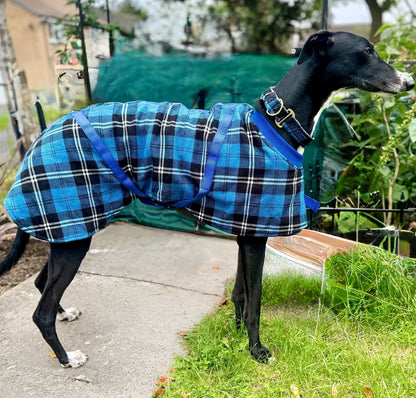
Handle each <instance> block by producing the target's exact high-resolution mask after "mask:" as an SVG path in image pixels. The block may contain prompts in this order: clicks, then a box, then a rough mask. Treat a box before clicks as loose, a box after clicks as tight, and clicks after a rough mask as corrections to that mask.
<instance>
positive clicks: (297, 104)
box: [0, 31, 414, 368]
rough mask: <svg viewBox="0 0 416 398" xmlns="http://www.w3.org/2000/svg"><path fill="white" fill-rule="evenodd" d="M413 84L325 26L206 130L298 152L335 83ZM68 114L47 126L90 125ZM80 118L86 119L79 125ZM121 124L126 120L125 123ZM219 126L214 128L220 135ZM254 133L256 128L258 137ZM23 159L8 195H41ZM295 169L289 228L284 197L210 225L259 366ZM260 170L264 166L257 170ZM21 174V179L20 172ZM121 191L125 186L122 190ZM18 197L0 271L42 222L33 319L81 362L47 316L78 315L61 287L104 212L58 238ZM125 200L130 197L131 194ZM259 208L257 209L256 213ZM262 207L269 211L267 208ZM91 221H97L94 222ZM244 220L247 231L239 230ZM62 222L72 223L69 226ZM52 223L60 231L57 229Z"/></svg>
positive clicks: (370, 50) (356, 41) (372, 87)
mask: <svg viewBox="0 0 416 398" xmlns="http://www.w3.org/2000/svg"><path fill="white" fill-rule="evenodd" d="M413 87H414V81H413V79H412V78H411V77H410V76H409V75H408V74H406V73H402V72H398V71H396V70H395V69H393V68H392V67H391V66H389V65H388V64H386V63H385V62H384V61H383V60H381V58H380V57H379V55H378V54H377V52H376V51H375V50H374V47H373V45H372V44H371V43H370V42H369V41H368V40H366V39H365V38H362V37H359V36H356V35H354V34H350V33H345V32H333V33H331V32H328V31H320V32H318V33H316V34H313V35H312V36H311V37H309V39H308V40H307V41H306V43H305V45H304V47H303V49H302V51H301V53H300V56H299V58H298V60H297V62H296V63H295V64H294V65H293V67H292V68H291V69H290V70H289V71H288V73H287V74H286V75H285V76H284V77H283V78H282V80H281V81H280V82H279V83H278V84H277V85H276V86H274V87H272V88H270V89H269V90H268V91H267V92H266V94H263V95H262V97H261V98H260V99H259V100H257V101H256V103H255V108H251V107H250V106H245V105H244V106H243V108H238V109H240V110H239V111H238V112H237V111H236V110H235V109H236V108H235V106H234V108H233V110H232V111H230V112H228V111H227V114H226V115H225V118H226V119H227V121H226V122H225V121H222V120H219V122H218V123H217V124H215V123H214V124H215V126H214V127H215V128H214V130H216V134H214V136H215V137H216V136H217V135H222V137H221V139H224V136H225V140H227V139H228V136H231V135H232V136H233V137H237V138H239V141H242V142H243V141H244V142H245V141H247V139H246V138H245V134H248V133H247V132H246V131H245V130H244V129H247V131H248V130H252V131H254V133H253V134H257V135H256V137H257V138H258V137H262V134H263V131H264V135H266V137H267V138H270V139H269V141H270V142H272V143H275V142H277V144H276V145H278V146H282V147H284V146H285V145H286V146H287V147H289V149H288V150H287V151H286V153H289V152H290V151H293V152H296V153H298V152H300V151H301V150H302V148H303V147H304V146H305V145H307V144H308V142H309V141H310V140H311V138H312V137H311V132H312V129H313V123H314V117H315V116H316V115H317V113H318V112H319V110H320V108H321V107H322V106H323V104H324V102H325V101H326V100H327V99H328V97H329V96H330V95H331V93H333V92H334V91H336V90H339V89H342V88H358V89H362V90H367V91H371V92H385V93H390V94H397V93H399V92H403V91H408V90H411V89H412V88H413ZM153 105H154V104H153ZM153 105H152V106H153ZM146 106H148V104H146ZM93 109H96V108H93ZM97 109H101V108H97ZM146 109H148V108H146ZM218 109H220V108H218ZM221 109H223V108H221ZM221 109H220V110H218V112H220V114H221V115H222V113H221V112H222V110H221ZM224 109H225V108H224ZM88 112H90V113H89V115H91V112H93V110H91V109H90V110H89V111H88ZM236 114H237V115H238V118H241V119H244V123H243V122H240V121H237V122H238V123H240V124H237V125H236V124H235V123H237V122H236V121H235V120H234V119H235V115H236ZM84 115H85V112H84ZM76 116H77V115H73V116H70V117H68V118H65V123H66V124H65V123H63V124H59V123H58V125H54V126H55V127H53V126H52V127H51V129H52V130H53V129H54V128H55V129H57V128H58V127H59V128H60V129H61V130H62V129H63V130H65V129H66V130H65V131H66V132H67V129H69V128H70V127H68V126H72V127H71V129H72V128H75V127H73V126H75V125H76V126H77V127H76V128H75V129H77V130H76V131H77V132H78V133H77V134H79V130H81V131H84V132H85V134H87V132H86V131H87V130H91V129H90V127H91V124H89V125H88V121H87V122H85V120H84V121H82V120H78V119H77V121H78V124H79V125H78V124H76V122H75V121H74V118H75V119H76ZM78 116H79V115H78ZM82 116H83V115H81V118H82ZM177 117H178V116H177V115H175V120H176V119H177ZM221 117H222V116H221ZM210 118H211V113H210V114H204V115H203V119H204V123H206V119H210ZM106 120H107V119H106ZM170 121H171V119H170ZM83 122H85V123H86V124H84V125H83V124H82V123H83ZM127 122H129V123H130V122H131V120H130V121H127ZM127 122H123V123H125V124H123V126H124V127H126V126H127V124H128V123H127ZM119 123H121V122H119V121H118V120H116V119H115V118H112V119H111V118H110V119H108V120H107V125H109V126H110V127H111V128H114V131H115V127H114V126H115V125H116V124H119ZM126 123H127V124H126ZM169 123H170V122H169ZM169 123H168V124H169ZM243 124H244V126H245V127H244V129H243V128H242V127H239V126H242V125H243ZM56 126H58V127H56ZM62 126H63V127H62ZM65 126H66V127H65ZM80 126H81V128H80ZM236 126H237V127H236ZM211 127H212V126H211ZM51 129H49V130H47V131H46V133H43V138H44V139H46V138H45V137H51V134H50V131H52V130H51ZM205 129H206V128H205ZM92 130H94V129H92ZM220 130H222V132H221V131H220ZM266 130H268V132H267V134H266V132H265V131H266ZM71 131H72V130H71ZM259 131H261V134H260V133H259ZM214 133H215V131H214ZM65 134H66V133H65ZM174 134H177V133H174ZM178 134H179V133H178ZM180 134H182V133H180ZM196 134H197V133H196ZM215 137H214V138H213V139H212V145H211V146H215V145H214V144H215V140H216V138H215ZM257 138H256V139H257ZM263 138H264V137H263ZM263 138H262V139H263ZM79 139H80V140H81V141H80V142H81V145H80V147H82V149H83V150H84V147H85V148H86V145H84V144H82V139H85V136H83V137H82V138H79ZM90 139H91V138H90ZM276 140H277V141H276ZM256 142H257V141H256ZM270 142H268V143H267V145H266V146H267V147H268V148H269V149H268V150H270V147H271V146H273V145H272V144H270ZM61 144H62V140H61V141H60V142H59V143H58V142H53V145H54V146H53V147H52V148H53V150H54V151H57V150H58V149H59V148H60V146H59V145H61ZM217 144H218V143H217ZM36 145H37V143H36V144H35V145H34V149H32V150H31V151H32V152H33V151H35V150H36ZM276 145H275V146H276ZM219 146H221V145H219ZM56 148H58V149H56ZM271 151H272V152H273V151H274V149H271ZM29 152H30V151H29ZM107 154H108V153H107ZM81 155H82V153H81ZM214 155H215V154H214ZM27 156H28V155H27ZM30 156H31V155H29V160H27V161H26V163H25V162H23V163H22V166H21V171H20V177H19V178H20V180H18V179H17V180H16V182H15V184H14V188H13V187H12V189H11V193H9V195H13V191H14V190H18V188H19V187H21V186H22V184H23V180H25V178H26V180H30V184H32V185H39V187H38V188H39V189H38V191H36V195H38V196H39V195H41V194H42V193H43V189H46V185H48V184H53V183H52V182H51V183H50V182H49V181H47V183H46V182H45V181H44V180H43V179H44V178H46V177H45V175H47V174H48V172H47V170H46V169H44V166H43V165H40V164H36V165H32V166H33V167H32V168H29V165H28V164H29V162H34V160H33V159H31V158H30ZM279 156H280V155H279ZM285 156H286V155H284V156H283V158H284V157H285ZM214 157H215V156H214ZM295 157H296V156H295ZM279 159H280V158H279ZM204 161H205V160H204ZM216 161H218V162H220V163H218V165H219V164H221V156H220V157H219V160H218V159H217V160H216ZM218 165H217V169H219V168H222V166H221V167H220V166H218ZM120 166H121V167H120ZM120 166H119V165H117V164H116V165H114V168H116V169H117V168H118V169H117V170H116V171H114V170H112V171H110V172H109V174H111V173H112V172H114V173H116V172H119V171H120V170H119V169H120V168H122V167H123V166H125V165H120ZM297 166H298V167H295V168H294V169H293V170H290V172H287V173H286V172H285V173H286V174H284V176H285V177H284V178H287V176H288V175H289V174H290V175H291V176H292V177H294V178H295V179H296V183H295V184H293V185H292V186H291V189H292V188H293V187H295V189H296V190H297V191H296V192H295V194H294V195H295V196H293V197H295V199H296V200H297V201H298V202H299V203H298V207H299V209H300V210H299V209H298V210H299V211H300V213H303V215H302V214H301V215H300V216H299V217H298V218H297V219H296V220H295V221H294V220H291V222H294V223H295V224H296V227H294V228H286V227H284V225H283V224H284V223H283V222H281V220H279V219H278V217H280V218H282V219H283V218H287V214H286V215H284V214H285V213H284V211H285V208H286V207H287V206H289V204H287V203H286V202H285V201H283V202H282V203H283V206H281V207H282V209H283V210H282V212H283V213H279V214H280V216H277V217H276V218H275V219H272V220H271V221H272V222H269V223H268V224H269V228H270V229H267V230H262V229H260V228H257V227H258V225H256V222H251V224H250V223H246V224H244V226H243V224H239V228H240V229H232V228H231V227H230V228H231V229H227V228H226V225H228V219H225V220H221V219H220V221H219V223H218V226H219V227H220V229H221V225H224V229H225V230H226V231H227V232H229V231H231V232H232V233H234V234H236V235H237V243H238V246H239V257H238V268H237V276H236V282H235V287H234V290H233V293H232V301H233V302H234V305H235V321H236V326H237V328H241V327H242V326H243V325H245V327H246V329H247V332H248V339H249V350H250V353H251V355H252V356H253V357H254V359H255V360H257V361H259V362H263V363H267V361H268V359H269V358H271V356H272V355H271V353H270V351H269V350H268V349H267V348H266V347H265V346H264V345H263V344H262V343H261V342H260V336H259V319H260V305H261V291H262V273H263V262H264V256H265V247H266V242H267V237H268V236H271V235H272V234H273V233H278V232H279V230H277V229H274V225H275V224H276V223H277V224H279V225H280V224H282V225H283V227H282V229H281V232H282V235H290V234H294V233H297V232H298V231H299V230H301V229H302V228H304V227H305V226H306V225H305V217H304V213H305V212H306V210H305V203H304V202H303V198H302V193H303V191H302V190H303V181H302V178H303V175H302V174H301V173H300V174H299V172H300V171H301V169H302V167H301V164H299V163H298V165H297ZM80 167H81V166H80ZM39 168H41V169H42V170H43V172H42V176H41V177H37V176H35V177H33V175H32V176H31V178H29V177H30V176H29V177H28V173H29V174H30V173H31V172H32V171H33V170H34V169H39ZM127 168H128V167H127ZM207 168H208V166H207ZM265 168H266V169H270V168H272V167H270V165H268V166H267V165H266V167H265ZM214 169H215V166H214ZM28 170H29V171H28ZM45 170H46V171H45ZM75 171H77V170H75ZM266 171H268V170H266ZM123 172H124V170H122V171H121V173H123ZM216 172H217V171H215V173H216ZM263 172H265V171H264V170H263ZM54 173H55V172H54ZM54 173H50V174H54ZM213 173H214V172H213ZM109 174H106V175H109ZM25 175H26V177H24V176H25ZM87 177H88V178H90V179H91V180H92V179H93V178H95V177H94V176H93V175H92V174H91V175H89V174H88V173H86V172H85V170H83V178H87ZM74 178H75V177H74ZM77 178H80V176H79V175H78V176H77ZM109 178H110V177H109ZM201 178H202V177H201ZM253 178H254V177H253ZM254 179H255V178H254ZM118 180H120V178H118ZM118 184H119V185H121V184H122V183H121V182H118ZM216 184H219V183H218V178H217V179H216V177H215V176H214V183H212V179H211V180H209V181H208V188H207V189H206V192H205V193H204V195H206V196H204V195H199V193H198V195H197V197H195V198H194V199H195V201H194V202H193V203H190V202H189V201H188V202H187V201H183V200H182V201H181V200H178V201H177V202H176V204H177V205H178V206H176V207H179V208H182V207H183V208H185V211H187V212H188V213H190V214H191V215H192V216H194V217H197V218H198V215H199V213H200V209H201V206H202V205H201V203H205V202H206V203H208V202H209V200H211V199H212V197H213V196H212V195H213V194H212V193H211V191H212V190H213V187H214V186H217V185H216ZM268 184H271V185H273V181H272V179H269V180H268V182H265V180H262V182H261V184H260V185H258V186H257V189H258V190H260V189H261V192H260V195H263V196H265V195H266V193H267V195H269V196H270V197H271V196H273V195H271V194H270V192H269V191H267V189H268V186H269V185H268ZM123 185H124V183H123ZM136 188H137V187H132V188H130V189H131V190H133V191H134V190H135V189H136ZM139 188H140V190H139V193H138V194H137V196H138V197H139V198H140V197H141V196H140V193H142V191H143V189H144V190H145V189H146V187H144V188H143V187H139ZM224 189H225V188H224ZM124 191H126V192H128V191H129V189H125V190H124ZM207 191H208V193H207ZM72 193H74V192H72ZM24 194H25V192H24V190H23V191H17V194H16V195H15V196H16V198H15V199H13V197H12V199H9V200H8V201H7V199H6V201H5V206H6V210H7V211H8V212H9V213H10V215H11V217H12V218H13V219H14V220H15V222H16V223H17V225H18V226H19V229H18V232H17V234H16V239H15V241H14V243H13V246H12V249H11V251H10V252H9V254H8V255H7V256H6V258H5V259H4V260H3V261H2V263H1V264H0V274H1V273H4V272H6V271H7V270H9V269H10V268H11V267H12V266H13V265H14V264H15V263H16V262H17V261H18V259H19V258H20V256H21V254H22V253H23V251H24V248H25V246H26V243H27V241H28V239H29V236H30V235H29V233H30V234H32V235H35V236H37V235H36V231H40V230H41V228H40V227H39V226H40V225H41V224H42V228H43V227H44V225H43V224H45V223H46V224H48V226H49V227H50V228H49V230H48V231H47V232H45V234H44V235H41V238H43V239H45V240H49V241H50V255H49V259H48V261H47V264H46V265H45V267H44V268H43V270H42V271H41V272H40V273H39V275H38V277H37V278H36V281H35V285H36V287H37V288H38V289H39V291H40V292H41V294H42V297H41V299H40V301H39V304H38V306H37V308H36V310H35V312H34V315H33V320H34V322H35V324H36V325H37V326H38V328H39V329H40V331H41V333H42V335H43V337H44V339H45V340H46V342H47V343H48V344H49V345H50V347H51V348H52V350H53V351H54V353H55V354H56V357H57V358H58V360H59V362H60V364H61V365H62V366H64V367H73V368H76V367H79V366H82V365H83V364H84V363H85V362H86V361H87V356H86V355H85V354H83V353H82V352H80V351H73V352H67V351H65V349H64V348H63V346H62V344H61V343H60V341H59V339H58V336H57V333H56V329H55V321H56V318H57V317H58V319H68V320H74V319H76V318H77V317H78V315H79V312H78V311H77V310H75V309H69V310H64V309H63V308H62V307H61V306H60V300H61V298H62V295H63V293H64V291H65V289H66V288H67V286H68V285H69V283H70V282H71V281H72V279H73V278H74V276H75V274H76V272H77V271H78V269H79V266H80V264H81V261H82V260H83V258H84V256H85V255H86V253H87V252H88V250H89V247H90V242H91V235H92V234H93V233H94V232H96V230H98V229H100V228H102V227H103V226H104V225H105V224H106V222H107V219H106V218H105V217H104V218H102V220H101V219H100V218H99V216H97V215H96V216H95V218H94V217H92V219H93V221H94V222H96V224H97V225H96V226H94V227H93V228H92V229H91V230H89V231H87V233H86V234H80V235H74V236H72V237H71V238H70V239H69V240H68V241H65V240H62V239H60V238H61V235H59V236H58V237H56V236H55V235H54V232H53V231H52V227H51V225H54V222H55V221H54V218H53V217H52V218H50V219H46V218H45V217H47V216H48V214H45V212H46V213H47V210H45V212H44V213H42V214H40V215H37V216H36V217H35V216H33V217H32V216H31V215H30V214H29V213H27V211H26V209H25V204H23V207H20V208H19V210H18V211H15V210H13V209H14V208H13V206H14V203H13V200H16V201H18V200H20V199H18V198H21V197H22V196H24ZM253 194H254V193H253ZM51 195H53V194H51ZM126 195H127V196H128V194H124V196H123V197H121V199H120V200H121V202H122V204H125V203H127V202H128V201H127V199H126ZM210 195H211V196H212V197H211V196H210ZM132 197H136V196H135V195H134V194H132ZM52 199H53V198H52ZM75 199H76V198H75ZM88 199H89V200H92V199H96V197H95V196H93V197H92V196H88ZM130 199H131V198H130ZM272 199H273V198H272ZM272 199H270V200H272ZM163 200H164V199H163V198H162V199H160V198H159V199H157V200H155V199H154V198H150V201H151V202H152V201H153V202H157V203H159V204H160V202H163ZM46 201H50V200H47V199H44V198H43V197H42V198H41V199H40V200H39V203H37V206H38V207H42V206H43V205H45V206H46ZM74 201H76V200H74ZM195 203H196V204H195ZM267 203H271V204H266V205H265V207H270V208H272V207H274V205H273V203H272V202H267ZM52 204H56V203H55V201H54V199H53V200H52ZM105 204H106V203H105V201H104V202H103V203H102V206H105ZM27 206H28V207H29V206H32V204H30V203H29V204H27ZM195 206H197V207H195ZM198 206H199V207H198ZM252 207H253V206H252ZM257 207H259V206H257ZM260 207H261V206H260ZM45 208H46V207H45ZM42 209H44V207H42ZM46 209H47V208H46ZM261 210H262V209H260V210H259V211H261ZM267 210H268V211H269V210H270V209H267ZM292 210H293V209H292ZM270 211H271V210H270ZM241 216H242V217H243V218H244V217H245V216H246V214H244V211H243V212H242V215H241ZM256 217H257V218H253V219H254V220H262V218H261V217H260V216H259V215H258V214H257V216H256ZM28 218H30V219H31V222H32V224H33V225H32V226H30V227H28V226H27V219H28ZM236 218H237V217H234V219H236ZM266 218H267V217H266ZM42 220H43V221H42ZM45 220H46V221H45ZM97 220H101V221H100V222H101V224H100V222H98V221H97ZM212 220H214V217H211V218H210V217H207V218H206V219H202V221H206V222H207V223H208V224H211V225H215V224H214V221H212ZM93 221H91V222H93ZM234 221H235V220H234ZM74 223H75V218H74ZM257 223H258V224H260V221H257ZM266 223H267V220H266ZM247 225H250V226H251V227H252V229H250V228H247ZM70 227H71V228H72V227H73V225H72V226H70ZM60 228H61V229H60V231H61V230H62V228H64V227H60ZM256 228H257V229H256ZM285 228H286V229H285ZM84 229H85V228H84ZM51 231H52V232H51ZM39 233H40V232H39Z"/></svg>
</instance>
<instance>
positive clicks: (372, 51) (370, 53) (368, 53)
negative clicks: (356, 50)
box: [364, 47, 374, 55]
mask: <svg viewBox="0 0 416 398" xmlns="http://www.w3.org/2000/svg"><path fill="white" fill-rule="evenodd" d="M364 52H365V53H366V54H367V55H373V54H374V50H373V48H372V47H366V48H365V49H364Z"/></svg>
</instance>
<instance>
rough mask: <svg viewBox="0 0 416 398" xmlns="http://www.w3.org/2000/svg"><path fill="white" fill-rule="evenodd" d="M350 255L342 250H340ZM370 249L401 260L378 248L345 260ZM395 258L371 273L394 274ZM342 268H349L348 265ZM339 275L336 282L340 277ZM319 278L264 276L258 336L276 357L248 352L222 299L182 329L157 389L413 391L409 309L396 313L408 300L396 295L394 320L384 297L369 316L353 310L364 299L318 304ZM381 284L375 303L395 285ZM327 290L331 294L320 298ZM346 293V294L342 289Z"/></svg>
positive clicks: (263, 393) (276, 393)
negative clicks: (262, 360)
mask: <svg viewBox="0 0 416 398" xmlns="http://www.w3.org/2000/svg"><path fill="white" fill-rule="evenodd" d="M353 255H354V253H348V254H346V255H345V256H346V257H345V258H347V259H348V258H350V257H351V256H353ZM377 255H379V256H380V260H379V263H381V264H384V266H387V265H388V264H386V261H388V260H389V261H390V260H394V261H397V264H399V263H400V261H399V260H397V258H396V257H394V256H393V257H388V256H387V257H384V253H381V254H380V253H378V252H374V251H373V250H372V249H371V250H370V252H369V253H366V252H358V254H357V253H356V254H355V258H354V259H353V261H351V260H350V261H349V266H350V268H351V264H352V263H355V262H357V263H358V264H361V263H362V262H363V261H364V262H365V261H366V257H367V256H369V257H370V258H373V260H374V257H377ZM345 258H344V257H341V259H340V258H339V257H336V258H335V260H334V261H335V263H338V262H341V263H342V262H343V261H346V260H345ZM376 263H377V261H376ZM397 264H394V265H391V266H390V267H387V268H389V271H386V270H385V269H384V268H383V266H378V267H379V269H380V270H381V271H380V272H375V274H376V275H383V276H384V277H385V278H389V277H393V278H395V277H396V275H397V274H398V272H397V269H396V268H397ZM409 264H411V265H409ZM409 264H407V266H406V267H404V269H405V270H406V271H405V274H406V275H408V276H409V275H411V274H410V273H409V269H413V268H412V267H413V266H414V265H415V261H414V260H410V263H409ZM344 265H345V264H344ZM372 267H374V263H373V265H372ZM398 268H400V267H398ZM328 272H329V277H328V278H327V280H331V278H334V276H333V274H331V271H330V270H329V269H328ZM383 272H384V274H383ZM346 273H347V274H348V273H350V274H352V273H353V272H352V271H351V269H350V270H349V271H348V270H347V272H346ZM399 273H400V272H399ZM411 278H413V276H411ZM364 279H366V278H364ZM378 281H380V278H379V279H378ZM397 281H398V282H401V280H399V279H398V280H397ZM338 282H339V284H340V285H341V282H340V280H339V279H338ZM320 283H321V281H320V280H317V279H307V278H304V277H301V276H293V275H282V276H278V277H276V276H274V277H267V278H266V279H265V281H264V284H263V286H264V287H263V308H262V319H261V336H262V342H263V343H264V344H265V345H266V346H267V347H268V348H269V349H270V350H271V352H272V354H273V355H274V356H275V358H276V360H275V361H271V362H270V363H269V364H268V365H262V364H258V363H256V362H255V361H254V360H252V359H251V357H250V354H249V353H248V350H247V336H246V333H245V332H244V331H240V332H238V331H237V330H236V329H235V325H234V307H233V305H232V303H230V302H229V300H228V303H227V304H226V305H224V306H222V307H221V308H219V309H218V310H217V311H216V312H215V313H213V314H210V315H208V316H206V317H205V318H204V319H203V320H202V321H201V322H200V323H199V324H198V325H196V327H195V330H194V331H193V332H191V333H189V334H187V335H186V337H185V340H184V344H185V346H186V348H187V350H188V351H189V355H186V356H183V357H177V358H176V359H175V362H174V364H173V370H172V372H171V373H170V374H169V377H168V378H166V380H164V383H162V387H163V388H164V389H163V388H162V390H159V392H160V391H163V392H164V395H163V396H164V397H165V396H166V397H201V398H202V397H244V398H246V397H264V398H266V397H267V398H269V397H285V398H286V397H288V398H291V397H303V398H309V397H317V398H318V397H319V398H322V397H334V398H341V397H348V398H350V397H354V398H355V397H364V398H368V397H383V398H388V397H391V398H398V397H406V398H409V397H416V352H415V349H414V343H415V340H416V332H415V331H414V326H413V323H412V321H413V317H412V316H407V315H408V312H406V311H405V313H404V315H403V316H401V317H400V316H399V314H401V313H402V311H404V308H405V307H406V306H407V305H408V304H409V305H412V303H413V301H411V300H408V299H407V298H404V299H403V300H402V301H400V298H396V297H395V300H396V301H395V302H394V305H395V306H396V307H400V309H397V311H396V313H394V312H393V313H392V314H391V319H393V320H394V322H391V319H390V318H389V315H388V314H389V310H387V309H391V306H390V304H386V305H387V307H386V308H385V311H379V312H378V313H376V314H373V315H372V316H370V317H364V316H357V315H358V314H359V313H360V311H361V313H362V312H364V313H365V312H366V311H367V310H368V309H369V308H370V309H371V306H370V307H368V306H366V305H364V306H361V307H360V311H358V307H352V308H355V310H354V311H353V312H352V313H349V312H348V311H347V309H348V308H349V305H348V304H347V302H345V305H344V307H342V306H340V302H341V301H342V300H341V299H336V300H335V302H336V303H337V306H336V308H335V309H336V311H333V310H331V309H330V308H327V307H321V308H320V307H319V303H318V300H319V297H320ZM327 286H328V284H326V289H325V294H324V297H323V298H324V301H325V300H326V301H327V303H330V302H331V300H334V299H335V298H336V294H335V293H334V291H332V290H330V292H328V291H327ZM386 286H387V288H386V289H384V293H383V294H382V293H381V292H379V294H378V300H376V301H377V303H378V305H379V306H381V307H383V306H384V304H383V303H384V302H387V303H388V302H389V299H388V295H389V294H390V293H392V295H393V296H395V295H396V294H401V293H402V292H401V290H400V289H399V287H397V286H396V288H393V289H391V286H394V283H386ZM346 289H347V290H348V288H346ZM339 290H341V288H339ZM357 290H359V288H358V287H357ZM379 290H380V289H379ZM386 292H387V293H386ZM329 294H330V295H331V296H330V297H331V300H327V298H326V296H327V295H329ZM367 294H370V295H371V292H370V293H368V292H367ZM367 294H366V295H364V296H367ZM346 296H347V297H349V295H345V294H344V295H342V294H341V297H346ZM381 297H383V299H382V300H381V301H380V299H381ZM380 303H381V304H380ZM319 308H320V311H318V310H319ZM406 314H407V315H406ZM375 320H376V321H375ZM159 387H160V386H159Z"/></svg>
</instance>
